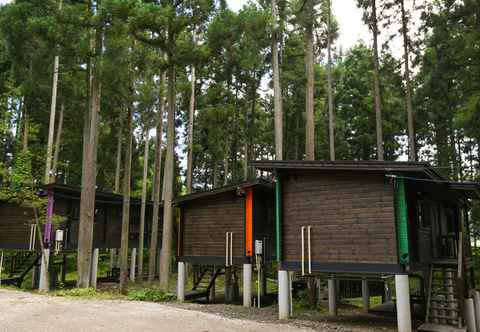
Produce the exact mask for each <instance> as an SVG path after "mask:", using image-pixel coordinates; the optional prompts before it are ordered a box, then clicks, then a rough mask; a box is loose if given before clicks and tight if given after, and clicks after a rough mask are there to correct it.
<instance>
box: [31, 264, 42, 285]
mask: <svg viewBox="0 0 480 332" xmlns="http://www.w3.org/2000/svg"><path fill="white" fill-rule="evenodd" d="M39 274H40V268H39V267H38V265H37V264H35V266H34V267H33V269H32V289H36V288H38V281H39Z"/></svg>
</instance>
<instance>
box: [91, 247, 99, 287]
mask: <svg viewBox="0 0 480 332" xmlns="http://www.w3.org/2000/svg"><path fill="white" fill-rule="evenodd" d="M99 252H100V250H99V249H98V248H95V249H93V253H92V268H91V269H90V287H92V288H95V289H97V279H98V256H99Z"/></svg>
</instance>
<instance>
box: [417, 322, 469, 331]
mask: <svg viewBox="0 0 480 332" xmlns="http://www.w3.org/2000/svg"><path fill="white" fill-rule="evenodd" d="M418 331H427V332H466V331H467V328H466V327H463V328H458V327H455V326H450V325H442V324H434V323H425V324H423V325H421V326H420V327H419V328H418Z"/></svg>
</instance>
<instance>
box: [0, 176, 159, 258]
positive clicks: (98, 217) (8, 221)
mask: <svg viewBox="0 0 480 332" xmlns="http://www.w3.org/2000/svg"><path fill="white" fill-rule="evenodd" d="M49 192H50V193H51V194H52V197H53V202H52V203H53V213H54V214H55V215H58V216H63V217H65V221H63V222H62V223H61V224H60V225H57V228H58V229H61V230H63V231H64V235H63V243H62V247H61V249H62V250H64V251H75V250H77V244H78V226H79V216H80V193H81V190H80V188H79V187H75V186H70V185H64V184H49V185H47V186H45V187H44V191H43V193H42V195H47V194H48V193H49ZM122 204H123V201H122V195H120V194H113V193H108V192H104V191H100V190H97V191H96V194H95V221H94V229H93V247H94V248H98V249H118V248H120V240H121V229H122ZM140 205H141V202H140V200H138V199H132V200H131V210H130V230H129V231H130V232H129V247H130V248H138V245H139V235H140ZM152 209H153V204H152V202H148V203H147V209H146V218H145V235H144V239H145V247H148V246H149V242H150V236H149V234H150V231H151V222H152V212H153V210H152ZM160 209H163V208H162V207H160ZM162 216H163V214H162V213H159V236H158V239H159V243H161V230H162V222H161V218H162ZM34 224H35V219H34V215H33V211H32V209H30V208H25V207H22V206H19V205H18V204H13V203H8V202H0V248H3V249H19V250H21V249H37V250H38V249H39V244H38V242H37V239H36V237H35V236H33V235H34V232H35V225H34ZM32 242H33V243H36V244H34V248H32Z"/></svg>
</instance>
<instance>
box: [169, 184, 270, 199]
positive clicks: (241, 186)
mask: <svg viewBox="0 0 480 332" xmlns="http://www.w3.org/2000/svg"><path fill="white" fill-rule="evenodd" d="M250 187H272V184H271V183H270V182H268V181H266V180H264V179H257V180H254V181H246V182H241V183H238V184H234V185H229V186H224V187H220V188H215V189H212V190H208V191H202V192H198V193H193V194H189V195H185V196H181V197H178V198H177V199H175V200H174V204H175V205H183V204H184V203H187V202H190V201H193V200H197V199H200V198H206V197H210V196H215V195H219V194H223V193H227V192H232V191H235V192H236V191H241V190H243V189H245V188H250Z"/></svg>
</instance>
